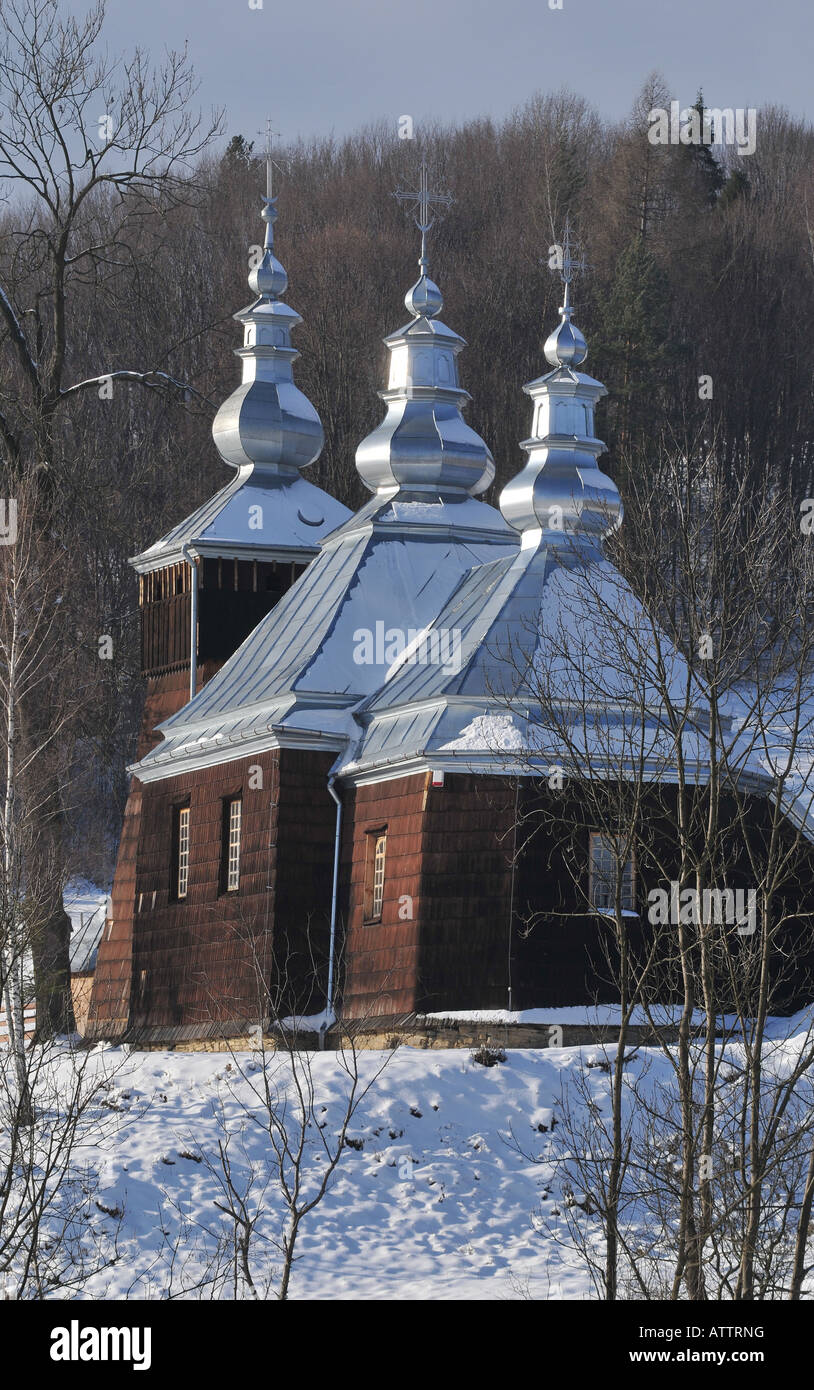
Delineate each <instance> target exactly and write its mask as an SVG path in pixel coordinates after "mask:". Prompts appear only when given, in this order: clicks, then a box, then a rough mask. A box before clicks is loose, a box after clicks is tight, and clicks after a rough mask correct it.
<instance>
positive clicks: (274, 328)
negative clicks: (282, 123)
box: [212, 124, 324, 475]
mask: <svg viewBox="0 0 814 1390" xmlns="http://www.w3.org/2000/svg"><path fill="white" fill-rule="evenodd" d="M271 135H272V131H271V128H270V124H269V128H268V131H267V144H266V196H265V198H264V199H263V211H262V213H261V217H262V218H263V221H264V222H265V224H266V234H265V239H264V243H263V254H262V256H261V258H260V260H259V262H258V264H257V265H256V266H254V267H253V268H252V270H251V271H250V272H249V287H250V289H252V290H253V291H254V293H255V294H256V295H257V296H258V297H257V299H256V300H255V301H254V303H253V304H250V305H249V306H248V307H247V308H246V309H241V311H240V312H239V313H237V314H235V318H236V319H237V321H238V323H242V324H243V346H242V347H240V348H236V349H235V352H236V353H237V356H238V357H240V358H241V359H242V362H243V380H242V382H241V384H240V386H238V387H237V389H236V390H235V391H233V392H232V394H231V396H229V398H228V399H227V400H225V401H224V403H223V405H222V406H221V408H220V410H219V411H218V413H217V415H216V416H215V419H214V422H213V424H212V436H213V438H214V440H215V444H216V445H217V448H218V451H219V453H220V455H221V457H222V458H223V459H225V461H226V462H227V463H229V464H231V465H232V467H233V468H244V467H246V466H248V465H252V466H254V467H255V468H256V469H264V470H266V471H274V472H278V473H281V474H283V475H291V474H292V473H293V472H296V470H298V469H300V468H305V467H307V465H308V464H310V463H313V462H314V460H315V459H317V458H319V455H320V452H321V450H322V444H323V440H324V436H323V432H322V424H321V421H320V418H319V416H318V414H317V412H316V410H315V409H314V407H313V406H312V404H311V402H310V401H309V400H308V397H307V396H305V395H303V393H302V391H300V390H299V388H298V387H297V386H296V385H295V384H294V373H293V364H294V362H295V361H296V359H297V358H298V357H299V353H298V352H297V350H296V348H294V347H292V345H291V330H292V329H293V328H296V327H297V324H299V323H302V319H301V318H300V316H299V314H298V313H297V312H296V310H294V309H292V308H291V306H290V305H288V304H285V303H283V301H282V299H281V297H280V296H281V295H283V294H284V293H285V290H286V288H287V286H288V276H287V274H286V272H285V270H284V269H283V267H282V265H281V264H280V262H279V261H278V260H277V257H276V256H275V254H274V250H273V245H274V223H275V221H276V220H277V199H276V198H275V197H273V196H272V168H273V161H272V158H271Z"/></svg>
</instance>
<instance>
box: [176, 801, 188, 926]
mask: <svg viewBox="0 0 814 1390" xmlns="http://www.w3.org/2000/svg"><path fill="white" fill-rule="evenodd" d="M176 815H177V817H178V820H177V824H176V834H177V837H178V839H177V849H176V875H175V896H176V897H177V898H178V901H179V902H182V901H183V899H184V898H185V897H186V896H187V892H188V891H189V807H188V806H179V807H178V810H177V812H176Z"/></svg>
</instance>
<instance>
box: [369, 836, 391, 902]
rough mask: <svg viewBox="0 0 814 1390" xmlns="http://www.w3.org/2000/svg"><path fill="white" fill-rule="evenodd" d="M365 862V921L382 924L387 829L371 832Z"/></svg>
mask: <svg viewBox="0 0 814 1390" xmlns="http://www.w3.org/2000/svg"><path fill="white" fill-rule="evenodd" d="M367 841H368V843H367V855H366V862H365V921H366V922H380V921H381V917H382V908H383V906H384V881H385V872H386V863H387V827H386V826H384V827H383V828H382V829H380V830H370V831H368V835H367Z"/></svg>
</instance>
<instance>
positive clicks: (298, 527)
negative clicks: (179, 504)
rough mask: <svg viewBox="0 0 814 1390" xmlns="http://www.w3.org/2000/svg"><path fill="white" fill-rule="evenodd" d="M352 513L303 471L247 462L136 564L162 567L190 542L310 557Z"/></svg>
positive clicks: (258, 554) (219, 550)
mask: <svg viewBox="0 0 814 1390" xmlns="http://www.w3.org/2000/svg"><path fill="white" fill-rule="evenodd" d="M350 516H351V512H350V511H349V510H348V508H347V507H345V506H344V505H343V504H342V503H341V502H337V500H336V498H334V497H331V496H330V495H329V494H328V493H327V492H323V490H322V489H321V488H318V487H315V486H314V484H313V483H309V482H308V480H307V478H303V477H302V475H301V474H300V473H298V472H289V473H283V472H281V473H277V474H275V473H270V472H267V471H257V470H255V469H253V468H241V469H240V470H239V472H238V473H237V474H236V475H235V477H234V478H233V479H232V480H231V482H229V483H227V485H226V487H223V488H221V490H220V492H217V493H216V494H215V496H214V497H210V498H208V499H207V501H206V502H204V503H203V504H202V505H201V506H200V507H198V508H197V509H196V510H195V511H194V512H192V514H191V515H190V516H188V517H186V518H185V519H184V521H182V522H179V524H178V525H177V526H175V527H173V529H172V530H171V531H168V532H167V534H166V536H163V537H162V538H161V540H159V541H156V543H155V545H151V546H150V547H149V548H148V549H147V550H143V551H142V552H141V554H140V555H136V556H135V557H134V559H133V560H132V564H133V565H134V566H135V568H136V569H137V570H139V571H141V572H142V573H144V572H146V571H148V570H153V569H158V568H161V567H162V566H164V565H168V564H171V563H173V562H174V561H176V560H180V559H181V558H182V557H183V548H184V546H186V545H188V546H191V547H193V548H194V549H196V550H198V552H199V553H200V554H206V553H207V550H209V551H211V553H212V554H216V555H225V554H233V553H234V554H238V553H239V552H240V551H241V550H242V549H246V550H250V551H251V556H252V558H255V559H259V558H262V556H263V555H264V553H266V552H268V553H269V555H270V557H271V558H273V557H274V556H276V555H280V554H286V555H287V554H290V555H291V557H292V559H293V558H295V557H297V556H302V557H303V558H310V557H311V556H312V555H315V554H316V552H317V550H318V549H319V545H320V542H321V541H323V540H324V539H325V537H326V536H328V535H330V534H331V532H332V531H335V530H336V529H337V528H338V527H340V526H342V525H343V524H344V523H345V522H346V521H347V520H348V518H349V517H350Z"/></svg>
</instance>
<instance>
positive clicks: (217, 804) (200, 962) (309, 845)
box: [89, 749, 335, 1040]
mask: <svg viewBox="0 0 814 1390" xmlns="http://www.w3.org/2000/svg"><path fill="white" fill-rule="evenodd" d="M331 762H332V756H331V755H330V754H325V755H323V754H315V753H304V752H300V751H297V750H289V749H285V750H282V751H280V750H273V751H270V752H266V753H262V754H258V755H256V756H255V757H252V758H243V759H240V760H239V761H235V762H233V763H229V764H224V765H222V766H219V767H213V768H207V769H203V770H202V771H200V772H196V773H194V774H186V775H184V776H178V777H173V778H167V779H166V780H164V781H161V782H152V783H147V784H146V785H144V786H143V787H140V785H139V784H138V783H137V782H134V788H133V791H132V792H131V803H132V809H131V812H130V820H129V822H128V824H129V826H132V827H133V830H132V834H131V835H130V838H128V830H127V829H126V831H125V836H124V837H123V841H122V847H121V852H120V858H119V865H118V868H117V874H116V882H115V885H114V894H113V923H112V928H111V929H110V934H109V937H108V936H107V935H106V939H105V941H104V942H103V944H102V947H101V948H100V952H99V961H98V965H97V972H96V981H95V985H94V996H93V1001H92V1004H91V1022H90V1026H89V1032H90V1033H91V1035H96V1036H110V1035H113V1034H115V1033H116V1032H119V1033H121V1031H122V1030H123V1029H124V1028H126V1029H127V1035H128V1037H131V1038H133V1039H136V1040H137V1039H138V1037H139V1035H140V1034H141V1033H143V1032H145V1030H146V1031H147V1032H149V1034H150V1036H151V1037H152V1038H155V1036H156V1030H158V1032H159V1033H160V1032H161V1031H162V1030H165V1031H166V1032H167V1034H168V1035H169V1033H170V1032H172V1031H173V1030H178V1029H183V1030H189V1031H191V1032H194V1031H195V1030H196V1029H200V1028H206V1027H210V1026H211V1025H212V1024H213V1023H217V1022H219V1021H223V1020H230V1021H234V1020H236V1019H245V1020H246V1021H247V1023H250V1022H252V1021H254V1020H255V1019H256V1018H257V1015H258V1008H259V990H258V981H257V976H256V973H255V963H259V965H260V969H261V972H270V971H271V965H272V954H273V956H274V963H275V966H276V968H277V972H278V973H277V978H279V976H280V975H281V974H285V976H286V983H287V989H288V990H289V991H290V993H291V995H292V998H296V1000H297V1001H298V1004H299V1006H300V1007H302V1008H304V1009H307V1008H320V1007H322V997H321V993H320V992H321V991H324V984H325V973H326V960H327V945H328V925H329V920H330V894H331V860H332V847H333V836H334V824H335V820H334V812H335V808H334V803H333V802H332V800H331V799H330V797H329V796H328V793H327V790H326V779H327V775H328V770H329V767H330V764H331ZM257 768H260V769H261V770H262V787H252V786H251V785H250V780H251V781H255V782H256V781H258V780H259V779H258V777H257V773H256V771H254V769H257ZM235 795H242V798H243V816H242V830H241V869H240V888H239V890H238V892H236V893H225V892H223V891H222V887H221V852H222V828H223V801H224V799H225V798H229V797H233V796H235ZM139 802H140V805H139ZM184 804H189V807H190V860H189V887H188V893H187V897H186V898H185V899H184V900H183V901H182V902H178V901H174V900H173V896H172V884H171V881H170V880H171V843H172V827H173V816H174V814H175V812H176V810H177V808H178V807H179V806H180V805H184ZM136 827H137V829H136ZM136 835H137V839H138V843H137V845H136V844H135V843H134V841H135V838H136ZM128 977H129V978H128ZM264 977H265V978H271V976H270V974H265V976H264ZM317 996H319V997H318V998H317ZM125 997H126V998H127V1008H126V1009H125Z"/></svg>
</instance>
